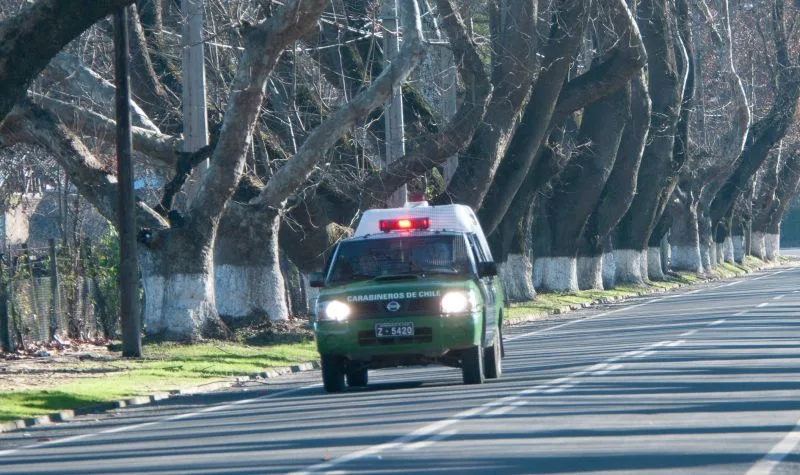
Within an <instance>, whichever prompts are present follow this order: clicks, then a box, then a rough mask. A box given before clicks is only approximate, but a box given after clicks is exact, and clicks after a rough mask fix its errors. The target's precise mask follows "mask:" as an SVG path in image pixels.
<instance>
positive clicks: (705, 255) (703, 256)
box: [700, 243, 712, 272]
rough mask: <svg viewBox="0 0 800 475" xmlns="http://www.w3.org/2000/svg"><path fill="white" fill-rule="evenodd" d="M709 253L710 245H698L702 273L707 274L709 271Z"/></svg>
mask: <svg viewBox="0 0 800 475" xmlns="http://www.w3.org/2000/svg"><path fill="white" fill-rule="evenodd" d="M711 253H712V249H711V244H709V243H700V260H701V261H702V265H703V270H704V272H708V271H709V270H710V269H711V262H712V261H711Z"/></svg>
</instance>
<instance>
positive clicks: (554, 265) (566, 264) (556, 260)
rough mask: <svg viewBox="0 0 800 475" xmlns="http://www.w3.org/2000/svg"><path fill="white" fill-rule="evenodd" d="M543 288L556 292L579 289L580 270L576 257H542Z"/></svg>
mask: <svg viewBox="0 0 800 475" xmlns="http://www.w3.org/2000/svg"><path fill="white" fill-rule="evenodd" d="M541 260H542V265H543V267H542V271H543V273H542V287H541V288H542V289H543V290H550V291H554V292H570V291H575V290H578V272H577V264H576V260H575V258H574V257H563V256H560V257H542V258H541Z"/></svg>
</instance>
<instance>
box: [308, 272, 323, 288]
mask: <svg viewBox="0 0 800 475" xmlns="http://www.w3.org/2000/svg"><path fill="white" fill-rule="evenodd" d="M308 285H309V286H311V287H324V286H325V276H323V275H322V272H312V273H311V275H310V276H309V279H308Z"/></svg>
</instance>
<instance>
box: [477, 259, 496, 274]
mask: <svg viewBox="0 0 800 475" xmlns="http://www.w3.org/2000/svg"><path fill="white" fill-rule="evenodd" d="M496 275H497V263H496V262H494V261H487V262H479V263H478V277H494V276H496Z"/></svg>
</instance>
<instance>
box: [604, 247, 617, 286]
mask: <svg viewBox="0 0 800 475" xmlns="http://www.w3.org/2000/svg"><path fill="white" fill-rule="evenodd" d="M616 274H617V262H616V260H615V258H614V248H613V242H612V239H611V235H607V236H606V243H605V246H604V250H603V288H604V289H606V290H609V289H613V288H614V287H616V286H617V275H616Z"/></svg>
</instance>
